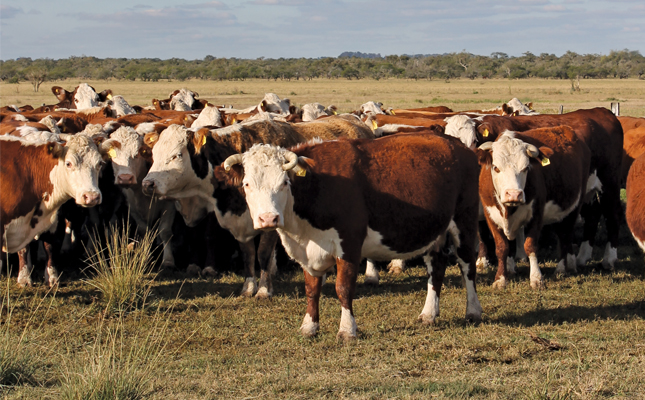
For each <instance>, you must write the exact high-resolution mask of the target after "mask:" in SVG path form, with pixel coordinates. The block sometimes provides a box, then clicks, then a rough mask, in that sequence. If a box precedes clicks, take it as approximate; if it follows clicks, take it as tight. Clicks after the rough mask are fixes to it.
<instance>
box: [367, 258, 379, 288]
mask: <svg viewBox="0 0 645 400" xmlns="http://www.w3.org/2000/svg"><path fill="white" fill-rule="evenodd" d="M378 279H379V276H378V269H377V268H376V266H375V265H374V262H373V261H372V260H370V259H367V267H366V268H365V283H367V284H372V285H378Z"/></svg>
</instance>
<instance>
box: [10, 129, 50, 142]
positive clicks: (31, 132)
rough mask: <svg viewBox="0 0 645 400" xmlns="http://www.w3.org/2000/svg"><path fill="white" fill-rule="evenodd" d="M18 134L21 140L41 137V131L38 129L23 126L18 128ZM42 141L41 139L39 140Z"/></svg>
mask: <svg viewBox="0 0 645 400" xmlns="http://www.w3.org/2000/svg"><path fill="white" fill-rule="evenodd" d="M16 132H18V135H20V137H21V138H24V139H27V137H31V138H37V137H39V136H40V135H41V132H44V131H41V130H39V129H38V128H36V127H33V126H29V125H22V126H19V127H17V128H16ZM38 140H39V141H40V138H38Z"/></svg>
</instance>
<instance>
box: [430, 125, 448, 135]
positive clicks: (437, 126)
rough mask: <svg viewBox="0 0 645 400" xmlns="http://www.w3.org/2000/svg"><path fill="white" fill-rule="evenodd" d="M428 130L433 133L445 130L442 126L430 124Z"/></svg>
mask: <svg viewBox="0 0 645 400" xmlns="http://www.w3.org/2000/svg"><path fill="white" fill-rule="evenodd" d="M430 130H431V131H433V132H434V133H438V134H439V135H443V133H444V132H445V129H444V127H443V126H441V125H432V126H431V127H430Z"/></svg>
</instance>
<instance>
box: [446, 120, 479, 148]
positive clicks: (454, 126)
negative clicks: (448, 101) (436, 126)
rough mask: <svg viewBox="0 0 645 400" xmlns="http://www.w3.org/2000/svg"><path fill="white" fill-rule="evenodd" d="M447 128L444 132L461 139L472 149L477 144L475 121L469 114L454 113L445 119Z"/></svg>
mask: <svg viewBox="0 0 645 400" xmlns="http://www.w3.org/2000/svg"><path fill="white" fill-rule="evenodd" d="M444 121H446V128H445V131H444V133H445V134H446V135H448V136H453V137H456V138H457V139H459V140H461V143H463V144H465V145H466V147H468V148H469V149H471V150H474V149H475V147H476V146H477V135H476V132H475V121H473V120H472V119H471V118H470V117H468V116H467V115H453V116H452V117H448V118H446V119H444Z"/></svg>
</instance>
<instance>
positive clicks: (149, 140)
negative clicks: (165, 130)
mask: <svg viewBox="0 0 645 400" xmlns="http://www.w3.org/2000/svg"><path fill="white" fill-rule="evenodd" d="M157 140H159V133H157V132H149V133H146V134H145V135H144V136H143V143H144V144H145V145H146V146H148V147H150V149H152V148H153V147H154V145H155V143H157Z"/></svg>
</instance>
